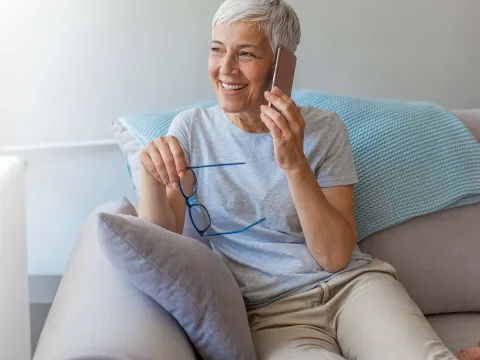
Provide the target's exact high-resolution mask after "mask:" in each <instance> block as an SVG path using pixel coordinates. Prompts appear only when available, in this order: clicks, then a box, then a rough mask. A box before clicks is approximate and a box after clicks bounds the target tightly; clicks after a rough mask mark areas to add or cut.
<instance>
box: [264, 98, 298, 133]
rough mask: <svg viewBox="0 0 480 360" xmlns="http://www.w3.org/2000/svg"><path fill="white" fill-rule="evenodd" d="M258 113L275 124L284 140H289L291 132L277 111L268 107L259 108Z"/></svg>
mask: <svg viewBox="0 0 480 360" xmlns="http://www.w3.org/2000/svg"><path fill="white" fill-rule="evenodd" d="M260 111H261V113H262V114H265V115H266V116H267V117H268V118H269V119H271V120H273V121H274V122H275V125H277V126H278V128H279V129H280V130H281V132H282V134H283V136H284V137H285V138H290V136H291V133H292V132H291V130H290V126H289V124H288V122H287V120H286V119H285V118H284V117H283V116H282V114H280V113H279V112H278V111H277V110H275V109H272V108H271V107H270V106H265V105H262V106H260Z"/></svg>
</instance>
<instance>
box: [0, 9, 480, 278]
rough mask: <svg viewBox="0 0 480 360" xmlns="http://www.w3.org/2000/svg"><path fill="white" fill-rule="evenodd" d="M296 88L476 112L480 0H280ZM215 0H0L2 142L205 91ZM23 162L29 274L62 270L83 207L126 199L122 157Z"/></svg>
mask: <svg viewBox="0 0 480 360" xmlns="http://www.w3.org/2000/svg"><path fill="white" fill-rule="evenodd" d="M289 2H290V3H291V4H292V5H293V6H294V8H295V9H296V10H297V12H298V15H299V17H300V19H301V22H302V27H303V39H302V43H301V45H300V47H299V50H298V58H299V62H298V66H299V67H298V71H297V74H296V86H297V87H304V88H305V87H307V88H313V89H321V90H325V91H330V92H336V93H344V94H350V95H357V96H365V97H388V98H400V99H414V100H429V101H435V102H439V103H441V104H442V105H444V106H446V107H449V108H474V107H475V108H480V41H479V36H480V22H479V21H478V14H479V13H480V1H478V0H456V1H452V0H422V1H418V0H403V1H396V0H395V1H394V0H363V1H358V0H342V1H339V0H290V1H289ZM220 3H221V0H202V1H197V0H176V1H166V0H139V1H133V0H102V1H97V0H82V1H80V0H70V1H68V2H65V1H62V0H42V1H35V0H16V1H6V0H0V44H1V45H0V146H10V145H24V144H40V143H56V142H74V141H92V140H101V139H105V138H110V137H111V135H110V131H109V129H108V126H107V124H108V121H110V120H112V119H114V118H116V117H118V116H119V115H121V114H124V113H130V112H139V111H149V110H155V109H164V108H171V107H176V106H179V105H186V104H189V103H192V102H197V101H201V100H206V99H211V98H212V97H213V92H212V90H211V88H210V84H209V81H208V78H207V74H206V57H207V54H208V46H209V40H210V35H211V32H210V23H211V19H212V16H213V14H214V12H215V10H216V8H217V7H218V5H219V4H220ZM14 152H18V153H20V154H22V155H23V156H26V157H27V158H28V160H29V174H28V201H29V219H30V223H29V231H28V234H29V254H28V255H29V271H30V273H31V274H61V273H62V272H63V270H64V268H65V264H66V260H67V258H68V255H69V253H70V251H71V249H72V246H73V242H74V240H75V237H76V236H77V234H78V232H79V231H80V229H81V225H82V223H83V219H84V217H85V216H86V215H87V214H88V212H89V211H90V210H91V208H92V207H93V206H94V205H96V204H99V203H101V202H102V201H104V200H107V199H113V198H118V197H120V196H122V195H124V194H127V195H129V196H133V191H132V187H131V185H130V182H129V179H128V178H127V176H126V173H125V171H124V168H123V162H122V161H123V159H122V156H121V154H120V153H119V152H118V151H117V150H116V149H115V148H114V147H111V146H99V147H92V148H91V149H83V150H82V149H74V148H73V149H66V150H42V151H40V150H38V151H27V152H22V151H14Z"/></svg>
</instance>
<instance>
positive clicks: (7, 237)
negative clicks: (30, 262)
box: [0, 156, 31, 360]
mask: <svg viewBox="0 0 480 360" xmlns="http://www.w3.org/2000/svg"><path fill="white" fill-rule="evenodd" d="M25 168H26V166H25V161H24V160H22V159H19V158H17V157H13V156H0V359H2V360H30V359H31V354H30V352H31V348H30V309H29V299H28V274H27V241H26V233H27V232H26V207H25V203H26V196H25Z"/></svg>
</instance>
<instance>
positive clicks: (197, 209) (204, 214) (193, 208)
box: [178, 162, 265, 236]
mask: <svg viewBox="0 0 480 360" xmlns="http://www.w3.org/2000/svg"><path fill="white" fill-rule="evenodd" d="M245 164H246V163H244V162H239V163H230V164H216V165H202V166H189V167H187V170H191V171H192V173H193V178H194V181H195V182H194V186H193V190H192V193H191V194H190V195H188V194H185V191H184V190H183V188H182V184H181V182H180V181H179V182H178V187H179V189H180V192H181V193H182V195H183V197H184V198H185V203H186V204H187V207H188V214H189V216H190V220H191V221H192V224H193V226H194V227H195V230H197V232H198V233H199V234H200V236H219V235H230V234H238V233H241V232H244V231H247V230H248V229H250V228H252V227H254V226H255V225H258V224H260V223H261V222H262V221H264V220H265V218H263V219H260V220H258V221H256V222H254V223H253V224H251V225H249V226H247V227H244V228H242V229H239V230H234V231H227V232H220V233H209V234H207V233H206V231H207V230H208V229H209V228H210V227H211V225H212V218H211V217H210V213H209V212H208V210H207V208H206V207H205V206H204V205H202V204H198V203H193V204H192V203H191V201H190V200H191V199H192V198H193V197H194V196H195V195H196V194H197V189H198V186H197V185H198V184H197V175H196V174H195V171H193V169H202V168H210V167H220V166H235V165H245Z"/></svg>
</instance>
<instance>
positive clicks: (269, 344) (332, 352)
mask: <svg viewBox="0 0 480 360" xmlns="http://www.w3.org/2000/svg"><path fill="white" fill-rule="evenodd" d="M299 42H300V24H299V20H298V18H297V16H296V14H295V12H294V10H293V9H292V8H291V7H290V6H289V5H287V3H285V2H284V1H283V0H227V1H225V2H224V3H223V4H222V5H221V6H220V8H219V9H218V12H217V14H216V15H215V18H214V20H213V39H212V43H211V49H210V55H209V61H208V72H209V75H210V79H211V82H212V85H213V88H214V90H215V93H216V95H217V97H218V101H219V105H218V106H214V107H210V108H206V109H191V110H188V111H185V112H182V113H181V114H179V115H178V116H177V117H176V118H175V119H174V120H173V122H172V124H171V127H170V130H169V134H168V136H165V137H161V138H158V139H156V140H154V141H152V142H151V143H149V144H148V145H147V146H146V147H145V149H144V151H143V152H142V156H141V160H142V164H143V170H142V184H141V194H140V206H139V214H140V216H141V217H142V218H144V219H147V220H149V221H151V222H153V223H155V224H158V225H159V226H162V227H164V228H165V229H168V230H171V231H174V232H177V233H183V234H190V235H191V236H197V237H202V238H203V237H206V238H207V239H208V243H209V246H210V247H211V248H212V250H213V251H214V252H215V253H216V254H217V255H218V256H219V257H220V258H221V259H222V260H223V261H225V263H226V264H227V265H228V267H229V268H230V270H231V271H232V273H233V275H234V276H235V278H236V280H237V282H238V285H239V286H240V289H241V291H242V294H243V297H244V300H245V304H246V307H247V311H248V317H249V322H250V327H251V332H252V337H253V340H254V344H255V348H256V351H257V354H258V358H259V359H295V360H301V359H317V360H319V359H365V360H385V359H389V360H392V359H398V360H417V359H418V360H420V359H422V360H424V359H453V358H454V357H453V356H452V354H451V353H450V352H449V351H448V350H447V348H446V347H445V346H444V345H443V343H442V342H441V340H440V339H439V338H438V336H437V335H436V334H435V332H434V331H433V329H432V328H431V327H430V325H429V324H428V322H427V320H426V319H425V318H424V316H423V315H422V313H421V311H420V310H419V308H418V307H417V306H416V305H415V303H414V302H413V301H412V300H411V299H410V298H409V296H408V294H407V293H406V291H405V289H404V288H403V287H402V285H401V284H400V283H399V282H398V281H397V280H396V278H395V270H394V269H393V268H392V266H390V265H389V264H387V263H385V262H382V261H379V260H372V258H371V257H370V256H368V255H367V254H363V253H362V252H361V251H360V249H359V248H358V247H357V246H356V240H357V233H356V228H355V220H354V191H353V187H354V184H355V183H356V182H357V175H356V172H355V167H354V161H353V156H352V151H351V147H350V142H349V138H348V134H347V129H346V127H345V124H344V122H343V121H342V119H341V118H340V117H339V116H338V115H337V114H335V113H333V112H331V111H328V110H321V109H315V108H312V107H303V108H298V107H297V106H296V105H295V103H294V101H293V100H292V99H291V98H289V97H288V96H287V95H285V94H284V93H283V92H282V91H281V90H280V89H278V88H275V89H273V91H272V92H270V91H268V89H269V88H270V85H271V78H272V68H273V65H274V61H275V54H276V50H277V48H278V47H280V46H281V47H284V48H286V49H289V50H291V51H293V52H294V51H295V50H296V48H297V46H298V44H299ZM269 102H270V103H272V104H273V105H274V108H272V107H269V106H267V104H268V103H269ZM275 109H277V110H275ZM211 165H213V166H211ZM208 166H211V167H208ZM196 167H198V168H196ZM197 204H202V205H197ZM206 209H208V211H207V210H206ZM186 215H187V216H186Z"/></svg>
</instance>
